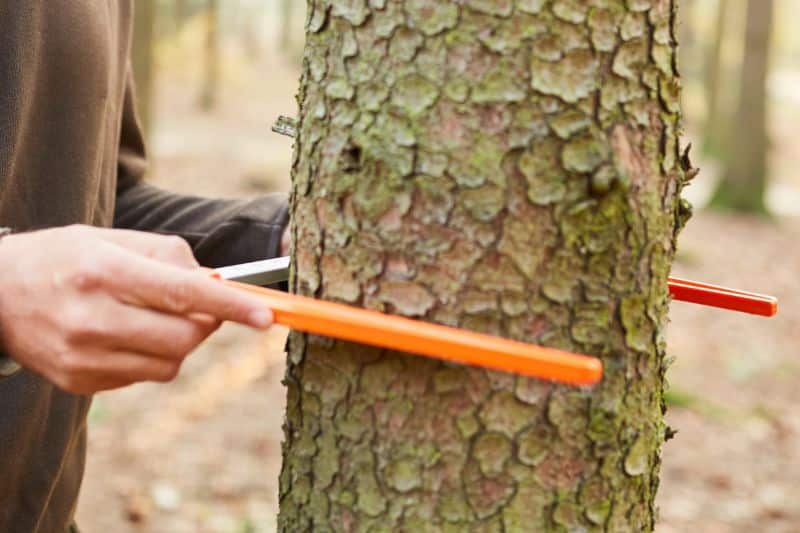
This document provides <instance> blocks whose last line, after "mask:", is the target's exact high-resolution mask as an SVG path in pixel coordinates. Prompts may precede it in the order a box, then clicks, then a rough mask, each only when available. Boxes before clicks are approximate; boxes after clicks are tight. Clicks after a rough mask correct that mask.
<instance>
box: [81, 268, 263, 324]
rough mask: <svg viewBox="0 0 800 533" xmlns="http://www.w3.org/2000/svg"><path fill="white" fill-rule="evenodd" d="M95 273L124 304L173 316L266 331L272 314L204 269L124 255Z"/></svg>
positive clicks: (251, 297) (245, 294)
mask: <svg viewBox="0 0 800 533" xmlns="http://www.w3.org/2000/svg"><path fill="white" fill-rule="evenodd" d="M111 265H113V266H112V267H111V268H106V269H102V271H98V272H97V273H96V274H98V275H99V276H101V277H102V278H103V279H102V283H103V284H104V285H107V286H109V287H111V288H112V292H113V293H114V294H115V295H117V297H118V298H120V299H121V301H124V302H126V303H130V304H133V305H137V306H140V307H149V308H152V309H155V310H158V311H162V312H164V313H169V314H174V315H181V316H185V315H190V314H193V313H200V314H205V315H209V316H212V317H214V318H215V319H217V320H222V321H232V322H238V323H240V324H244V325H248V326H251V327H254V328H259V329H265V328H267V327H269V326H270V325H271V324H272V320H273V317H272V312H271V311H270V309H269V308H267V307H266V306H265V305H264V303H263V302H262V301H261V300H260V299H259V298H258V297H256V296H254V295H252V294H248V293H246V292H244V291H239V290H236V289H234V288H232V287H228V286H226V285H225V284H223V283H221V282H220V281H218V280H215V279H213V278H212V277H211V276H210V275H209V274H208V273H207V272H205V271H204V270H201V269H193V270H186V269H181V268H177V267H174V266H172V265H167V264H164V263H160V262H158V261H156V260H153V259H149V258H147V257H143V256H139V255H135V254H125V256H124V257H121V258H117V260H115V261H114V262H113V263H111Z"/></svg>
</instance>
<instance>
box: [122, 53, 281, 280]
mask: <svg viewBox="0 0 800 533" xmlns="http://www.w3.org/2000/svg"><path fill="white" fill-rule="evenodd" d="M129 71H130V69H129ZM146 168H147V159H146V152H145V143H144V139H143V136H142V132H141V128H140V127H139V122H138V119H137V116H136V106H135V101H134V97H133V83H132V81H131V76H130V75H129V76H128V83H127V88H126V92H125V104H124V108H123V116H122V132H121V136H120V147H119V164H118V176H117V180H118V181H117V203H116V212H115V215H114V227H116V228H124V229H134V230H139V231H149V232H154V233H164V234H170V235H180V236H181V237H183V238H184V239H186V240H187V241H188V242H189V244H190V245H191V246H192V248H193V249H194V252H195V255H196V256H197V259H198V261H200V263H201V264H202V265H204V266H208V267H220V266H225V265H231V264H237V263H246V262H249V261H258V260H261V259H269V258H272V257H277V256H278V255H279V254H280V244H281V236H282V235H283V231H284V228H285V227H286V225H287V224H288V222H289V214H288V200H287V196H286V195H285V194H278V193H275V194H268V195H265V196H261V197H259V198H255V199H247V200H228V199H207V198H199V197H195V196H186V195H181V194H175V193H171V192H168V191H164V190H161V189H159V188H157V187H154V186H152V185H149V184H147V183H145V182H144V180H143V176H144V173H145V170H146Z"/></svg>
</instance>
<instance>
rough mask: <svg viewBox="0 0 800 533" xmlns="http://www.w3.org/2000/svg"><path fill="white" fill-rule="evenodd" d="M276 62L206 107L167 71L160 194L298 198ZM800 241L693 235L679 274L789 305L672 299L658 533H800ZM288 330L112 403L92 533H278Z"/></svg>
mask: <svg viewBox="0 0 800 533" xmlns="http://www.w3.org/2000/svg"><path fill="white" fill-rule="evenodd" d="M271 57H273V59H269V58H267V59H264V60H263V62H264V64H263V65H259V66H258V67H257V68H256V67H252V68H251V69H252V70H254V71H258V72H262V73H265V74H262V75H261V76H262V77H261V78H258V79H255V80H253V79H252V78H249V77H248V76H247V75H246V74H242V73H241V72H242V69H243V67H241V66H240V67H239V70H237V67H236V65H235V64H233V66H231V67H230V69H231V70H232V74H231V73H228V74H229V78H231V77H232V78H233V79H234V80H236V81H234V82H233V83H231V84H228V85H226V86H225V87H224V88H223V92H222V94H221V96H220V102H219V105H218V107H217V109H216V110H215V111H213V112H212V113H210V114H201V113H198V112H197V110H196V108H195V102H194V100H193V99H192V97H191V91H187V90H186V86H187V81H186V79H183V78H181V75H180V74H176V73H170V76H169V78H167V80H166V81H164V82H162V83H161V84H160V86H159V105H158V119H157V125H156V130H155V136H154V143H153V146H154V150H153V153H154V159H155V161H156V165H155V168H154V170H153V181H154V183H157V184H159V185H161V186H164V187H167V188H171V189H173V190H179V191H186V192H192V193H196V194H204V195H209V196H225V195H236V196H240V195H252V194H257V193H259V192H262V191H265V190H274V189H284V190H285V189H286V187H287V175H288V166H289V160H290V157H291V153H290V151H291V142H290V140H288V139H284V138H281V137H278V136H277V135H274V134H271V133H269V126H270V123H271V121H272V120H273V119H274V118H275V117H276V116H277V115H278V114H292V112H293V110H294V102H293V99H292V96H293V90H294V85H295V83H296V82H295V81H294V80H296V79H297V71H296V68H295V67H294V66H293V65H292V64H290V62H288V61H286V60H280V59H276V58H275V56H271ZM187 76H188V75H187ZM165 77H166V76H165ZM187 92H188V93H189V94H190V96H187ZM795 135H796V132H795ZM798 242H800V218H781V219H775V220H757V219H749V218H741V217H734V216H729V215H720V214H711V213H704V212H701V213H699V214H698V215H696V216H695V218H694V219H693V220H692V221H691V222H690V224H689V226H688V227H687V229H686V231H685V233H684V234H683V235H682V236H681V240H680V253H679V259H678V261H677V263H676V265H675V271H674V274H675V275H680V276H684V277H690V278H695V279H700V280H705V281H709V282H715V283H719V284H723V285H729V286H735V287H741V288H745V289H752V290H758V291H760V292H765V293H770V294H775V295H778V296H779V297H780V298H781V300H782V307H781V311H780V313H779V314H778V316H777V317H776V318H773V319H771V320H766V319H762V318H757V317H752V316H748V315H740V314H735V313H729V312H721V311H715V310H710V309H704V308H700V307H697V306H692V305H689V304H682V303H674V304H673V305H672V309H671V313H670V314H671V324H670V326H669V331H668V336H669V351H670V353H671V354H672V355H673V356H674V357H675V363H674V365H673V366H672V368H671V369H670V371H669V381H670V383H671V389H670V404H671V406H670V410H669V414H668V421H669V424H670V425H671V426H672V427H673V428H674V429H677V430H678V433H677V435H676V437H675V438H674V439H673V440H671V441H670V442H668V443H667V444H666V446H665V447H664V453H663V467H662V483H661V487H660V490H659V495H658V504H659V507H660V509H661V511H660V517H661V518H660V523H659V526H658V528H657V531H658V532H660V533H672V532H683V531H704V532H710V533H713V532H750V531H770V532H800V484H799V483H798V480H800V409H798V408H797V407H798V398H800V395H799V394H798V384H799V383H800V358H798V346H799V345H800V343H799V341H798V337H800V283H798V281H797V278H798V270H800V246H798V245H797V243H798ZM285 336H286V331H285V330H284V329H282V328H274V329H273V330H272V331H271V332H269V333H267V334H255V333H252V332H249V331H246V330H244V329H242V328H237V327H227V326H226V327H225V328H223V329H222V330H221V331H220V332H219V333H218V334H217V335H215V336H214V337H213V338H212V339H211V340H210V341H209V342H208V343H207V344H206V345H205V346H203V347H202V348H201V349H200V350H199V351H198V352H197V353H196V354H195V355H193V356H192V357H191V358H190V359H189V360H188V361H187V363H186V365H185V367H184V370H183V372H182V374H181V376H180V377H179V378H178V379H177V380H176V382H175V383H172V384H170V385H168V386H163V385H154V384H142V385H138V386H134V387H130V388H128V389H125V390H123V391H118V392H113V393H107V394H102V395H99V396H98V397H97V399H96V400H95V404H94V408H93V410H92V414H91V417H90V442H89V459H88V465H87V475H86V481H85V483H84V488H83V493H82V498H81V501H80V505H79V510H78V519H79V524H80V526H81V528H82V529H83V531H85V532H87V533H104V532H115V533H127V532H148V533H150V532H152V533H182V532H192V533H195V532H220V533H228V532H230V533H245V532H272V531H274V530H275V514H276V510H277V480H278V472H279V470H280V442H281V439H282V430H281V423H282V418H283V406H284V389H283V387H282V385H281V383H280V381H281V378H282V376H283V372H284V354H283V351H282V349H283V342H284V339H285Z"/></svg>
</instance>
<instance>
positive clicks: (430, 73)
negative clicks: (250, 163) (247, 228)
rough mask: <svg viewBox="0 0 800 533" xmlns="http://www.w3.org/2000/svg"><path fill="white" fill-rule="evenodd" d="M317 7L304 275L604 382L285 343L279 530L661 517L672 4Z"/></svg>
mask: <svg viewBox="0 0 800 533" xmlns="http://www.w3.org/2000/svg"><path fill="white" fill-rule="evenodd" d="M308 10H309V15H308V22H307V45H306V51H305V59H304V65H305V67H304V73H303V79H302V83H301V90H300V94H299V103H300V122H299V136H298V138H297V142H296V146H295V161H294V171H293V194H292V204H291V211H292V221H293V230H292V231H293V235H294V252H293V256H294V262H293V272H292V279H291V288H292V290H293V291H294V292H297V293H300V294H304V295H309V296H315V297H318V298H324V299H328V300H334V301H339V302H344V303H347V304H352V305H358V306H363V307H366V308H371V309H378V310H381V311H385V312H388V313H394V314H399V315H405V316H411V317H417V318H419V319H422V320H428V321H433V322H438V323H443V324H448V325H451V326H458V327H461V328H466V329H470V330H476V331H481V332H486V333H491V334H495V335H500V336H504V337H509V338H514V339H518V340H523V341H527V342H532V343H539V344H545V345H548V346H555V347H559V348H563V349H568V350H574V351H578V352H582V353H588V354H595V355H598V356H600V357H602V358H603V361H604V363H605V379H604V381H603V383H602V384H601V385H599V386H597V387H595V388H583V389H579V388H570V387H566V386H560V385H555V384H551V383H547V382H543V381H538V380H533V379H525V378H521V377H517V376H513V375H509V374H503V373H497V372H489V371H485V370H481V369H476V368H467V367H463V366H458V365H452V364H444V363H440V362H437V361H433V360H427V359H422V358H418V357H413V356H409V355H404V354H401V353H393V352H390V351H386V350H379V349H374V348H370V347H364V346H358V345H353V344H348V343H344V342H337V341H333V340H330V339H324V338H319V337H314V336H308V335H303V334H299V333H293V334H292V335H291V338H290V349H289V355H288V371H287V376H286V384H287V386H288V405H287V419H286V425H285V443H284V465H283V471H282V473H281V481H280V502H281V510H280V517H279V524H280V529H281V530H282V531H292V532H294V531H314V532H324V531H337V532H338V531H414V532H416V531H550V530H554V531H557V530H580V529H581V528H584V529H588V530H604V529H605V530H609V531H644V530H651V529H652V528H653V524H654V521H655V508H654V503H653V501H654V497H655V493H656V488H657V486H658V469H659V462H660V459H659V453H660V449H661V444H662V442H663V441H664V439H665V435H666V433H667V430H666V426H665V425H664V421H663V409H664V405H663V387H664V371H665V356H664V350H665V347H664V340H663V327H664V322H665V315H666V312H667V305H668V296H667V289H666V287H667V276H668V273H669V270H670V264H671V261H672V258H673V254H674V250H675V237H676V234H677V232H678V231H679V229H680V227H681V226H682V224H683V222H684V221H685V218H686V216H687V215H688V209H687V207H686V206H685V205H684V204H682V202H681V201H680V199H679V196H680V190H681V188H682V186H683V185H684V184H685V182H686V174H687V173H686V172H685V171H686V170H687V167H688V161H687V160H686V158H683V157H681V156H680V154H679V148H678V132H679V118H680V109H679V96H680V94H679V92H680V91H679V80H678V74H677V69H676V43H675V19H676V13H675V10H676V6H675V3H674V2H672V1H668V0H661V1H660V0H652V1H651V0H626V1H623V0H587V1H567V0H561V1H545V0H516V1H512V0H463V1H461V2H450V1H431V0H405V1H400V0H369V1H367V0H310V1H309V2H308Z"/></svg>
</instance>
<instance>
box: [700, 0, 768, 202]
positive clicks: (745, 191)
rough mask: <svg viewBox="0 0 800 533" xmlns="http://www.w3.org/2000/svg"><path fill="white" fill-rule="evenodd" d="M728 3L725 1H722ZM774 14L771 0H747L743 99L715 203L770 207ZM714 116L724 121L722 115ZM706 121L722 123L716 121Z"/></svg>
mask: <svg viewBox="0 0 800 533" xmlns="http://www.w3.org/2000/svg"><path fill="white" fill-rule="evenodd" d="M726 3H727V2H725V1H722V2H721V5H724V4H726ZM772 18H773V0H749V1H748V3H747V26H746V31H745V46H744V60H743V63H742V69H741V74H740V92H739V105H738V108H737V111H736V115H735V119H734V125H733V127H732V128H730V136H731V137H730V140H729V141H728V142H729V143H730V151H727V150H726V151H725V153H726V154H729V155H727V157H726V160H725V171H724V173H723V175H722V178H721V179H720V181H719V183H718V184H717V188H716V191H715V193H714V197H713V198H712V200H711V205H712V206H714V207H720V208H725V209H734V210H738V211H744V212H750V213H766V205H765V203H764V194H765V191H766V186H767V178H768V165H767V154H768V152H769V136H768V132H767V101H768V97H767V77H768V74H769V60H770V43H771V40H772ZM716 79H717V77H716V76H715V80H716ZM709 85H710V83H709ZM713 96H715V95H712V97H713ZM715 120H717V121H720V119H719V117H716V118H715ZM720 122H721V121H720ZM708 127H710V128H712V129H716V128H719V126H718V125H717V124H714V123H712V124H710V125H709V126H708ZM718 135H719V134H718ZM717 140H719V139H717Z"/></svg>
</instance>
